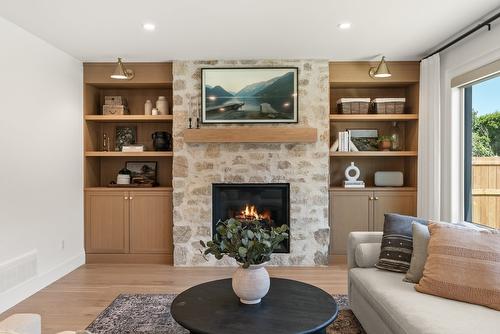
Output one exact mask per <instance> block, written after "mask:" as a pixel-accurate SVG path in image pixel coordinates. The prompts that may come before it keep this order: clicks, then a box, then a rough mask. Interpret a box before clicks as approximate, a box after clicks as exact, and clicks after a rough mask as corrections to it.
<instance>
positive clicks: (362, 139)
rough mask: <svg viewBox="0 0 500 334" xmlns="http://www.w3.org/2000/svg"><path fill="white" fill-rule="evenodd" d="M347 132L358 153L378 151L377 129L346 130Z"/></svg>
mask: <svg viewBox="0 0 500 334" xmlns="http://www.w3.org/2000/svg"><path fill="white" fill-rule="evenodd" d="M347 131H348V132H349V133H350V135H351V142H352V143H353V144H354V146H356V148H357V149H358V151H378V142H377V140H378V130H377V129H348V130H347Z"/></svg>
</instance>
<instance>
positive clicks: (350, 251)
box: [347, 232, 383, 270]
mask: <svg viewBox="0 0 500 334" xmlns="http://www.w3.org/2000/svg"><path fill="white" fill-rule="evenodd" d="M382 234H383V233H382V232H351V233H349V237H348V240H347V270H349V269H351V268H356V267H357V264H356V259H355V253H356V247H357V246H358V245H359V244H362V243H381V242H382Z"/></svg>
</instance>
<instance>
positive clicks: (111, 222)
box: [83, 63, 173, 263]
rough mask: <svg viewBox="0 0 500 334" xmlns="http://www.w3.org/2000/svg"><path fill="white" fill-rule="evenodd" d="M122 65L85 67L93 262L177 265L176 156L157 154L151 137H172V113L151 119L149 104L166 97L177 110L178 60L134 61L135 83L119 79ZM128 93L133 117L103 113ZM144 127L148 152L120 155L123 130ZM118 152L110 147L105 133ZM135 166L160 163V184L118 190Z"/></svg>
mask: <svg viewBox="0 0 500 334" xmlns="http://www.w3.org/2000/svg"><path fill="white" fill-rule="evenodd" d="M115 67H116V63H85V64H84V66H83V69H84V91H83V95H84V100H83V120H84V122H83V133H84V153H83V155H84V192H85V252H86V260H87V263H172V256H173V241H172V216H173V208H172V205H173V203H172V163H173V153H172V152H165V151H155V150H154V147H153V142H152V138H151V135H152V134H153V133H154V132H157V131H166V132H169V133H172V122H173V118H172V115H171V111H170V114H169V115H159V116H152V115H144V103H145V101H146V100H151V102H152V103H153V104H154V103H155V101H156V100H157V99H158V96H165V97H166V98H167V100H168V102H169V106H170V110H171V107H172V102H173V97H172V81H173V78H172V64H171V63H127V64H126V67H127V68H130V69H132V70H134V72H135V77H134V78H133V79H132V80H113V79H111V78H110V74H111V73H113V71H114V68H115ZM108 95H112V96H122V97H124V98H125V99H126V100H127V102H128V108H129V114H128V115H122V116H120V115H116V116H115V115H102V105H103V104H104V97H105V96H108ZM118 126H129V127H134V128H135V130H136V139H137V140H136V143H137V144H143V145H144V146H145V150H146V151H145V152H120V151H115V149H114V148H115V133H116V127H118ZM104 134H106V135H107V136H108V137H109V138H110V139H111V143H110V149H109V151H108V150H106V151H105V150H103V135H104ZM128 161H144V162H149V161H154V162H156V163H157V170H156V178H157V182H158V185H159V186H157V187H134V186H127V187H117V186H113V187H110V186H109V185H110V182H111V181H116V177H117V174H118V172H119V171H120V170H121V169H122V168H124V167H125V164H126V162H128Z"/></svg>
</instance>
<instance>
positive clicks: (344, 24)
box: [337, 22, 351, 30]
mask: <svg viewBox="0 0 500 334" xmlns="http://www.w3.org/2000/svg"><path fill="white" fill-rule="evenodd" d="M337 27H338V28H339V29H340V30H347V29H350V28H351V23H350V22H342V23H339V24H337Z"/></svg>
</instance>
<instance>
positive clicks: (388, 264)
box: [375, 213, 428, 273]
mask: <svg viewBox="0 0 500 334" xmlns="http://www.w3.org/2000/svg"><path fill="white" fill-rule="evenodd" d="M413 222H416V223H420V224H423V225H427V224H428V222H427V221H426V220H424V219H419V218H416V217H412V216H404V215H399V214H395V213H386V214H385V215H384V234H383V236H382V247H381V249H380V257H379V259H378V262H377V264H376V265H375V267H377V268H378V269H383V270H389V271H395V272H398V273H406V272H407V271H408V269H409V268H410V262H411V254H412V251H413V232H412V227H411V225H412V223H413Z"/></svg>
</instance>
